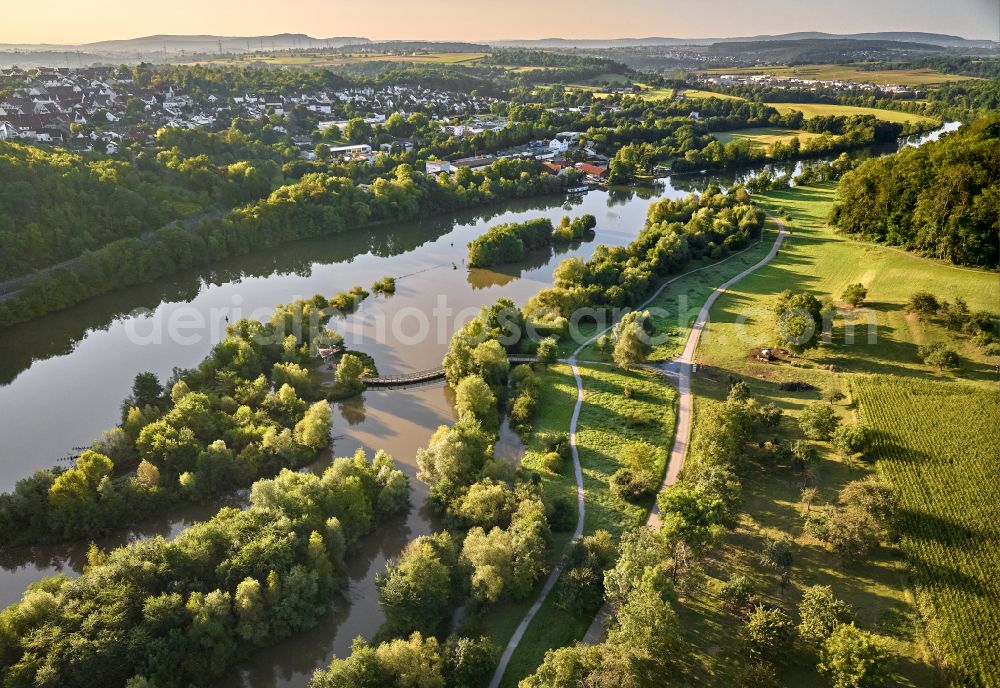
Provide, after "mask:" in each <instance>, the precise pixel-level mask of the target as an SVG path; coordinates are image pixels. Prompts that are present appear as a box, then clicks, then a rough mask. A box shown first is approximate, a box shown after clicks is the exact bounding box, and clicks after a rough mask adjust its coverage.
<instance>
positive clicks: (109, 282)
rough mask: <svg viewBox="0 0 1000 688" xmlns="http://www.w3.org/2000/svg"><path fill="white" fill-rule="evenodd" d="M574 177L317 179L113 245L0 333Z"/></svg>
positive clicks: (499, 165)
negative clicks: (140, 290)
mask: <svg viewBox="0 0 1000 688" xmlns="http://www.w3.org/2000/svg"><path fill="white" fill-rule="evenodd" d="M572 181H573V179H572V176H571V175H561V176H555V175H549V174H547V173H546V172H545V171H544V168H542V167H541V165H540V164H539V163H537V162H535V161H532V160H514V159H512V160H499V161H497V162H495V163H493V164H492V165H491V166H489V167H486V168H482V169H479V170H476V171H474V172H473V171H471V170H469V169H468V168H463V169H462V170H460V171H459V172H458V173H457V174H456V175H454V177H448V176H447V175H441V176H439V177H436V178H435V177H428V176H427V175H425V174H422V173H419V172H415V171H414V170H413V169H412V168H411V167H410V166H409V165H405V164H404V165H399V166H397V167H396V168H395V170H394V171H393V173H392V174H389V175H385V176H381V177H379V178H378V179H376V180H375V181H374V182H372V183H371V184H370V185H365V186H359V185H357V184H355V183H354V182H353V181H352V180H350V179H348V178H345V177H338V176H333V175H330V174H325V173H310V174H306V175H305V176H303V177H302V178H301V179H300V180H299V181H297V182H295V183H292V184H288V185H285V186H282V187H280V188H278V189H277V190H275V191H274V192H273V193H271V194H270V195H269V196H268V197H267V198H265V199H263V200H260V201H257V202H254V203H250V204H248V205H245V206H241V207H238V208H236V209H234V210H233V211H231V212H229V213H228V214H226V215H225V216H223V217H220V218H208V219H205V220H203V221H202V222H200V223H199V224H197V225H196V226H195V227H193V228H192V229H190V230H186V229H181V228H178V227H164V228H161V229H159V230H157V231H156V232H154V233H153V236H152V239H151V240H150V241H143V240H140V239H138V238H134V237H130V238H125V239H119V240H117V241H113V242H112V243H110V244H107V245H105V246H104V247H103V248H100V249H98V250H95V251H92V252H89V253H87V254H85V255H84V256H83V258H82V259H81V261H80V262H79V264H78V265H73V266H68V267H65V268H61V269H59V270H56V271H54V272H53V273H51V274H47V275H42V276H39V277H38V278H36V279H34V280H33V281H32V282H31V284H30V285H28V286H27V287H25V289H23V290H22V291H21V292H19V293H18V294H17V295H16V296H15V297H13V298H10V299H7V300H4V301H3V302H0V326H5V325H11V324H14V323H18V322H23V321H26V320H30V319H31V318H34V317H37V316H39V315H42V314H44V313H48V312H51V311H54V310H59V309H62V308H66V307H69V306H71V305H73V304H76V303H79V302H80V301H82V300H84V299H86V298H89V297H91V296H94V295H96V294H100V293H104V292H107V291H111V290H113V289H118V288H121V287H124V286H129V285H133V284H139V283H142V282H147V281H149V280H152V279H156V278H158V277H162V276H164V275H168V274H171V273H173V272H176V271H178V270H183V269H187V268H191V267H196V266H199V265H206V264H209V263H211V262H213V261H217V260H219V259H221V258H224V257H227V256H234V255H245V254H247V253H250V252H251V251H255V250H260V249H263V248H267V247H270V246H274V245H277V244H279V243H282V242H285V241H290V240H293V239H301V238H306V237H315V236H322V235H325V234H336V233H340V232H344V231H348V229H354V228H357V227H362V226H365V225H368V224H372V223H377V222H389V221H406V220H414V219H417V218H419V217H425V216H427V215H428V214H436V213H442V212H448V211H452V210H457V209H460V208H468V207H475V206H479V205H486V204H491V203H496V202H499V201H501V200H506V199H510V198H524V197H529V196H537V195H545V194H554V193H559V192H562V191H564V190H565V189H566V187H567V185H568V184H570V183H572Z"/></svg>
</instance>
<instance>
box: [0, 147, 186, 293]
mask: <svg viewBox="0 0 1000 688" xmlns="http://www.w3.org/2000/svg"><path fill="white" fill-rule="evenodd" d="M178 181H179V180H178ZM201 207H202V204H201V202H200V199H199V198H198V196H197V194H195V193H194V192H192V191H189V190H187V189H185V188H183V186H181V185H180V184H179V183H175V184H170V183H165V180H164V179H163V177H162V176H161V175H158V174H156V173H155V172H148V173H147V172H144V171H141V170H138V169H136V168H135V166H133V165H130V164H129V163H126V162H122V161H118V160H109V159H106V158H96V159H85V158H83V157H82V156H80V155H77V154H75V153H69V152H55V151H49V150H45V149H43V148H39V147H36V146H25V145H19V144H3V145H0V279H5V278H8V277H12V276H14V275H19V274H22V273H24V272H28V271H30V270H32V269H35V268H40V267H44V266H46V265H51V264H52V263H56V262H59V261H61V260H66V259H67V258H73V257H75V256H78V255H80V254H81V253H83V252H84V251H87V250H93V249H95V248H100V247H101V246H103V245H104V244H107V243H109V242H111V241H115V240H116V239H121V238H123V237H134V236H138V235H139V234H142V233H143V232H146V231H148V230H150V229H156V228H157V227H160V226H161V225H164V224H166V223H167V222H170V221H171V220H175V219H177V218H178V217H181V216H182V215H184V214H186V213H191V212H194V211H196V210H199V209H200V208H201Z"/></svg>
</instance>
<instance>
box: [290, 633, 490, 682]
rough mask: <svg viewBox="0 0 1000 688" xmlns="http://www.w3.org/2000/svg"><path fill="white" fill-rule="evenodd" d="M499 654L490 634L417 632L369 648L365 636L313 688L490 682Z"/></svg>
mask: <svg viewBox="0 0 1000 688" xmlns="http://www.w3.org/2000/svg"><path fill="white" fill-rule="evenodd" d="M499 655H500V652H499V650H498V649H497V648H496V646H495V645H493V644H492V643H491V642H490V641H489V639H488V638H485V637H480V638H470V637H464V636H454V635H453V636H450V637H449V638H448V640H447V641H445V642H444V643H440V642H438V640H437V638H434V637H433V636H431V637H425V636H423V635H421V634H420V633H414V634H412V635H411V636H410V637H409V638H396V639H394V640H388V641H386V642H383V643H380V644H378V645H377V646H375V647H369V646H368V644H367V643H365V641H364V640H363V639H362V638H357V639H356V640H355V641H354V644H353V645H352V646H351V654H350V656H349V657H347V658H345V659H334V660H333V661H332V662H331V663H330V666H329V667H327V668H326V669H317V670H316V673H315V674H313V677H312V680H311V681H310V682H309V688H416V687H419V688H467V687H468V686H483V685H486V684H487V683H488V682H489V680H490V675H491V674H492V673H493V668H494V667H495V666H496V663H497V661H498V659H499Z"/></svg>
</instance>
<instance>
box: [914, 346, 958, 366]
mask: <svg viewBox="0 0 1000 688" xmlns="http://www.w3.org/2000/svg"><path fill="white" fill-rule="evenodd" d="M917 356H919V357H920V360H921V361H923V362H924V363H926V364H927V365H929V366H931V367H933V368H937V369H938V370H954V369H956V368H958V367H959V365H961V362H962V359H961V358H960V357H959V355H958V353H957V352H956V351H955V350H954V349H952V348H951V347H949V346H946V345H945V344H930V345H928V346H921V347H920V348H918V349H917Z"/></svg>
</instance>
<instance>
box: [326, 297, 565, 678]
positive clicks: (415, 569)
mask: <svg viewBox="0 0 1000 688" xmlns="http://www.w3.org/2000/svg"><path fill="white" fill-rule="evenodd" d="M521 323H523V320H522V318H521V315H520V312H519V311H518V310H517V308H516V307H515V306H514V304H513V302H511V301H510V300H506V299H505V300H501V301H499V302H497V303H496V304H494V305H493V306H491V307H488V308H486V307H484V308H483V309H482V312H481V313H480V315H479V316H478V317H476V318H474V319H473V320H472V321H470V323H468V324H467V325H465V326H464V327H463V328H462V329H461V330H460V331H459V332H457V333H455V335H454V336H453V338H452V344H451V347H450V350H449V352H448V356H447V358H446V359H445V365H446V370H447V372H448V382H449V384H450V385H451V386H452V387H453V388H454V390H455V407H456V411H457V414H458V420H457V421H456V422H455V423H454V424H453V425H451V426H447V425H442V426H441V427H439V428H438V429H437V431H436V432H435V433H434V434H433V436H432V437H431V439H430V441H429V442H428V444H427V446H426V447H424V448H421V449H419V450H418V451H417V465H418V467H419V472H418V477H419V478H420V480H422V481H424V482H426V483H428V484H429V485H430V486H431V503H432V504H433V505H434V507H435V508H436V509H437V510H438V511H439V512H440V513H441V514H442V516H443V517H444V520H445V523H446V524H447V525H448V526H449V528H448V529H447V530H441V531H438V532H436V533H433V534H431V535H426V536H421V537H418V538H416V539H414V540H412V541H411V542H410V543H409V544H408V545H407V546H406V548H405V549H404V550H403V552H402V553H401V554H400V556H399V557H398V558H397V559H396V560H393V561H390V562H388V563H387V565H386V570H385V572H384V573H382V574H379V575H378V576H377V577H376V585H377V587H378V590H379V604H380V606H381V607H382V609H383V610H384V612H385V615H386V625H385V627H384V629H383V633H384V634H387V635H388V636H390V637H392V638H394V639H393V640H388V641H386V642H383V643H382V644H380V645H377V646H376V647H368V646H367V645H365V644H364V643H362V642H357V643H356V644H355V646H354V647H353V648H352V652H351V655H350V656H349V657H347V658H345V659H335V660H334V661H333V662H332V663H331V665H330V667H329V668H328V669H325V670H320V671H318V672H317V673H316V675H315V676H314V678H313V682H312V684H311V685H312V688H327V687H328V686H352V687H354V686H369V685H370V686H376V685H377V686H382V685H390V686H391V685H400V686H401V685H428V686H466V685H483V684H485V683H486V682H487V681H488V680H489V676H490V674H491V673H492V671H493V668H494V667H495V665H496V662H497V660H498V658H499V652H498V650H497V648H496V647H495V646H493V645H492V644H491V643H490V642H489V641H488V640H486V639H483V638H481V639H478V640H477V639H473V638H468V637H461V636H459V635H452V636H451V637H449V638H448V639H447V641H446V642H444V643H443V645H442V644H441V643H439V641H438V640H437V639H436V638H437V637H441V636H442V635H444V634H446V631H447V629H448V628H449V627H450V624H451V621H452V616H453V614H454V610H455V609H456V608H458V607H460V606H463V605H466V606H467V607H468V609H469V612H470V613H471V614H473V615H475V614H483V613H489V612H490V610H491V609H493V608H495V605H497V604H499V603H503V602H505V601H510V600H523V599H525V598H526V597H527V596H528V595H530V594H531V592H532V591H533V590H534V588H535V586H536V584H537V583H538V581H539V579H540V578H541V576H542V575H543V574H544V573H545V571H546V568H547V557H548V554H549V548H550V545H551V533H550V526H549V518H548V515H549V514H550V513H552V511H553V506H552V505H549V504H546V503H545V501H543V499H542V494H541V488H540V486H539V480H538V476H537V475H536V474H534V473H533V472H531V471H527V470H525V469H523V468H515V467H514V466H512V465H510V464H508V463H505V462H503V461H499V460H496V459H495V458H494V457H493V445H494V443H495V442H496V439H497V432H498V430H499V426H500V416H499V405H500V404H501V403H502V402H503V400H504V397H505V395H506V391H507V389H508V386H509V384H510V382H511V381H513V384H514V386H515V388H516V389H521V390H522V393H523V390H524V388H525V386H526V385H528V384H531V383H528V382H526V380H528V379H529V378H530V376H531V375H532V373H531V371H530V368H529V367H528V366H521V367H519V368H518V370H519V371H527V372H517V373H511V370H510V364H509V362H508V359H507V351H506V349H505V347H504V345H502V344H501V343H500V341H499V339H500V336H501V333H502V332H504V331H505V330H506V331H507V332H513V328H512V325H519V324H521ZM520 336H521V335H520V334H516V335H514V339H513V342H512V344H511V346H516V345H517V343H518V341H519V340H520ZM553 346H554V343H553ZM553 356H554V354H553ZM534 384H535V385H537V382H535V383H534ZM406 638H408V640H406Z"/></svg>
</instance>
